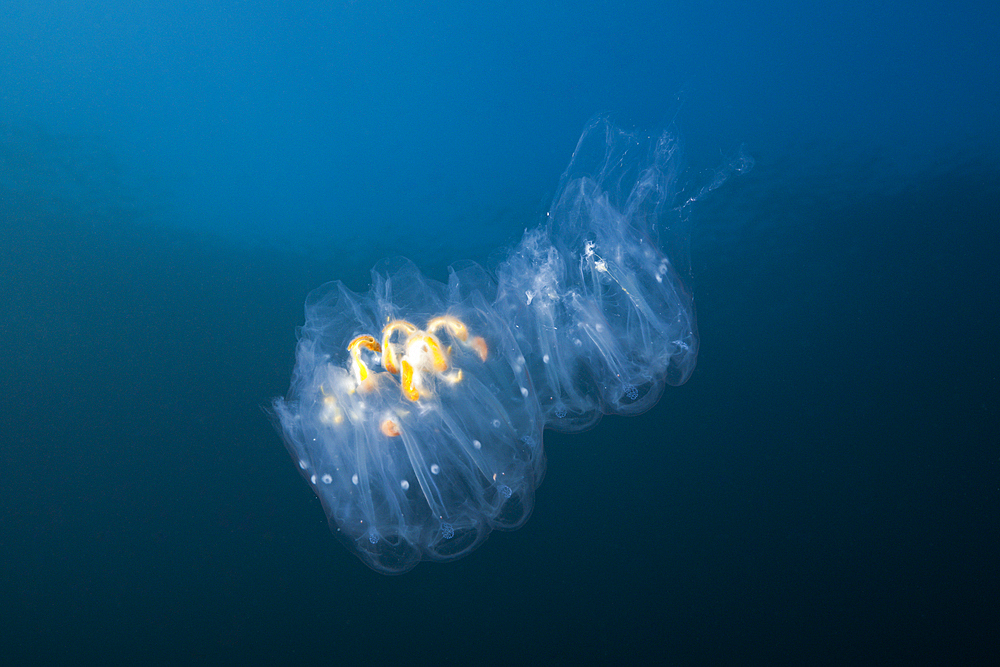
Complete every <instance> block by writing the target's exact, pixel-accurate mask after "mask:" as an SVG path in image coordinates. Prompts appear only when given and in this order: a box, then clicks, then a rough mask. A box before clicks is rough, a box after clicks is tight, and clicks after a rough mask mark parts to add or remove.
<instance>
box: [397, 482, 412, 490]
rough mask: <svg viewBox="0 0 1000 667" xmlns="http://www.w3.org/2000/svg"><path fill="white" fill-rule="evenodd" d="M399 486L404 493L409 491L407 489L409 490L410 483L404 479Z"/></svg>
mask: <svg viewBox="0 0 1000 667" xmlns="http://www.w3.org/2000/svg"><path fill="white" fill-rule="evenodd" d="M399 485H400V486H401V487H403V491H406V490H407V489H409V488H410V482H409V480H406V479H404V480H403V481H401V482H400V483H399Z"/></svg>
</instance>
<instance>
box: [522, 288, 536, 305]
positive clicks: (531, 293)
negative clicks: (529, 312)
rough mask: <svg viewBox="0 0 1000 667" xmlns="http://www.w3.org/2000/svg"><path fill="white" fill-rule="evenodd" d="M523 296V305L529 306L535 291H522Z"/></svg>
mask: <svg viewBox="0 0 1000 667" xmlns="http://www.w3.org/2000/svg"><path fill="white" fill-rule="evenodd" d="M524 296H525V298H526V299H527V303H525V305H526V306H530V305H531V300H532V299H534V298H535V293H534V292H532V291H531V290H528V291H527V292H525V293H524Z"/></svg>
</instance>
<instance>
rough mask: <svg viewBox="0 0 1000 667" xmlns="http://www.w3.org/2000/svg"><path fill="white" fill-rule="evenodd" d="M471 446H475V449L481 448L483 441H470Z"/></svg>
mask: <svg viewBox="0 0 1000 667" xmlns="http://www.w3.org/2000/svg"><path fill="white" fill-rule="evenodd" d="M472 446H473V447H475V448H476V449H482V448H483V443H481V442H479V441H478V440H473V441H472Z"/></svg>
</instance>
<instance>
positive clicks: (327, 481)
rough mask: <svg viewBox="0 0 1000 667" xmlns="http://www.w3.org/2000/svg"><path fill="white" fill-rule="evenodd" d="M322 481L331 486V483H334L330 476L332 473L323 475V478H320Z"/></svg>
mask: <svg viewBox="0 0 1000 667" xmlns="http://www.w3.org/2000/svg"><path fill="white" fill-rule="evenodd" d="M320 479H321V480H323V483H324V484H329V483H330V482H332V481H333V477H331V476H330V473H327V474H325V475H323V476H322V477H320Z"/></svg>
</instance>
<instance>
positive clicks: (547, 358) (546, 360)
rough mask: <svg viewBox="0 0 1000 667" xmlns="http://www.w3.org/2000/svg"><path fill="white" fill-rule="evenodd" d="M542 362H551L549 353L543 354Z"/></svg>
mask: <svg viewBox="0 0 1000 667" xmlns="http://www.w3.org/2000/svg"><path fill="white" fill-rule="evenodd" d="M542 363H543V364H547V363H549V355H547V354H543V355H542Z"/></svg>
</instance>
